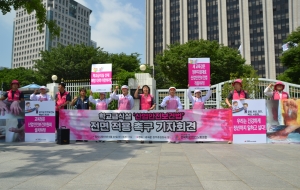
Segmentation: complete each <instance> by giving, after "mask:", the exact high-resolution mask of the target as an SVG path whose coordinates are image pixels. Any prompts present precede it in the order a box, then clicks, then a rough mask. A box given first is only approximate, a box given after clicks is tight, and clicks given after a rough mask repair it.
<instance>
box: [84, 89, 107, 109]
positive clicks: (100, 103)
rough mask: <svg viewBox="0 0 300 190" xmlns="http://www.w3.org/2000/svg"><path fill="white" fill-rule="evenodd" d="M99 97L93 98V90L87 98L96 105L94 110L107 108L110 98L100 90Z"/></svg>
mask: <svg viewBox="0 0 300 190" xmlns="http://www.w3.org/2000/svg"><path fill="white" fill-rule="evenodd" d="M99 94H100V99H94V98H93V92H92V91H91V92H90V97H89V100H90V102H91V103H92V104H95V105H96V110H107V108H108V104H109V103H110V102H111V101H112V98H105V96H106V93H105V92H100V93H99Z"/></svg>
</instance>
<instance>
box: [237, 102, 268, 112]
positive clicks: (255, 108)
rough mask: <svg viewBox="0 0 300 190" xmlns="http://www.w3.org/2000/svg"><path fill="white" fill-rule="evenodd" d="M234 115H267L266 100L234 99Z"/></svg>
mask: <svg viewBox="0 0 300 190" xmlns="http://www.w3.org/2000/svg"><path fill="white" fill-rule="evenodd" d="M232 115H233V116H258V115H259V116H265V115H266V107H265V100H232Z"/></svg>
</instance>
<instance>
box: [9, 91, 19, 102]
mask: <svg viewBox="0 0 300 190" xmlns="http://www.w3.org/2000/svg"><path fill="white" fill-rule="evenodd" d="M20 96H21V92H20V91H19V90H16V91H15V93H14V98H13V97H12V90H10V91H8V92H7V101H10V102H12V101H18V100H20Z"/></svg>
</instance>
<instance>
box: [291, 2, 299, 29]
mask: <svg viewBox="0 0 300 190" xmlns="http://www.w3.org/2000/svg"><path fill="white" fill-rule="evenodd" d="M299 9H300V2H299V0H289V33H291V32H293V31H295V30H296V29H297V28H298V27H299V26H300V11H299Z"/></svg>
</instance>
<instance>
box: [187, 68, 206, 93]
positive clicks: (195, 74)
mask: <svg viewBox="0 0 300 190" xmlns="http://www.w3.org/2000/svg"><path fill="white" fill-rule="evenodd" d="M188 67H189V68H188V69H189V85H190V86H197V87H201V86H210V63H196V64H188Z"/></svg>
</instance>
